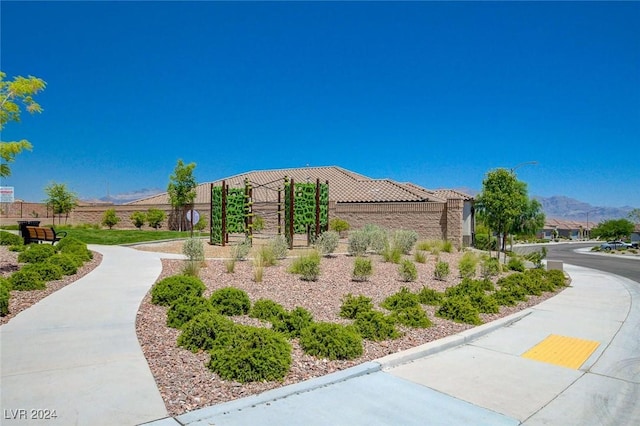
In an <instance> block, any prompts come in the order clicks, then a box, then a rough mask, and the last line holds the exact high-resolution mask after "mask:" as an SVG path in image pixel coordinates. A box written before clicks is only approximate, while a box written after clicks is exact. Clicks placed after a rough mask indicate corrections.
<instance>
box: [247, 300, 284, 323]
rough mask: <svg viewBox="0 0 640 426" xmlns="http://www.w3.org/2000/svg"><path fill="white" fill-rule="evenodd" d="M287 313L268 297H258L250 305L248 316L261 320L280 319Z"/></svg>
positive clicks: (271, 320) (272, 320)
mask: <svg viewBox="0 0 640 426" xmlns="http://www.w3.org/2000/svg"><path fill="white" fill-rule="evenodd" d="M286 315H287V311H286V309H285V308H284V307H283V306H282V305H281V304H279V303H277V302H274V301H273V300H269V299H258V300H256V302H255V303H254V304H253V306H252V307H251V310H250V311H249V316H250V317H251V318H257V319H259V320H263V321H269V322H274V321H276V320H282V319H283V318H284V317H285V316H286Z"/></svg>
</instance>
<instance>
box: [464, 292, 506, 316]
mask: <svg viewBox="0 0 640 426" xmlns="http://www.w3.org/2000/svg"><path fill="white" fill-rule="evenodd" d="M468 297H469V301H470V302H471V304H472V305H473V306H475V307H476V309H478V311H480V312H482V313H485V314H497V313H498V312H500V306H499V305H498V302H497V301H496V299H495V298H494V297H493V296H491V295H488V294H485V293H471V294H470V295H469V296H468Z"/></svg>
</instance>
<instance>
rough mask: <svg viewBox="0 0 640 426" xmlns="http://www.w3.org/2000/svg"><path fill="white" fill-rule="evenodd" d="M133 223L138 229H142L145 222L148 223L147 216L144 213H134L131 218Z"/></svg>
mask: <svg viewBox="0 0 640 426" xmlns="http://www.w3.org/2000/svg"><path fill="white" fill-rule="evenodd" d="M129 219H130V220H131V223H132V224H133V226H135V227H136V228H138V229H142V227H143V226H144V224H145V222H146V221H147V215H146V214H145V213H144V212H133V213H131V216H129Z"/></svg>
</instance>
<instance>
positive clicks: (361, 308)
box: [340, 293, 373, 319]
mask: <svg viewBox="0 0 640 426" xmlns="http://www.w3.org/2000/svg"><path fill="white" fill-rule="evenodd" d="M372 310H373V303H372V302H371V298H370V297H367V296H363V295H360V296H354V295H353V294H351V293H349V294H347V295H346V296H344V297H343V298H342V306H340V316H341V317H342V318H348V319H355V318H356V317H357V316H358V314H359V313H361V312H367V311H372Z"/></svg>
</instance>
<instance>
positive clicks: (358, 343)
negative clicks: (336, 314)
mask: <svg viewBox="0 0 640 426" xmlns="http://www.w3.org/2000/svg"><path fill="white" fill-rule="evenodd" d="M300 346H301V347H302V350H304V352H305V353H307V354H309V355H312V356H315V357H322V358H328V359H354V358H357V357H359V356H361V355H362V353H363V351H364V349H363V346H362V337H361V336H360V334H358V332H357V330H356V329H355V328H354V327H353V326H349V325H348V326H344V325H340V324H333V323H328V322H318V323H313V324H311V325H310V326H309V327H307V328H305V329H304V330H302V333H301V334H300Z"/></svg>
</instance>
